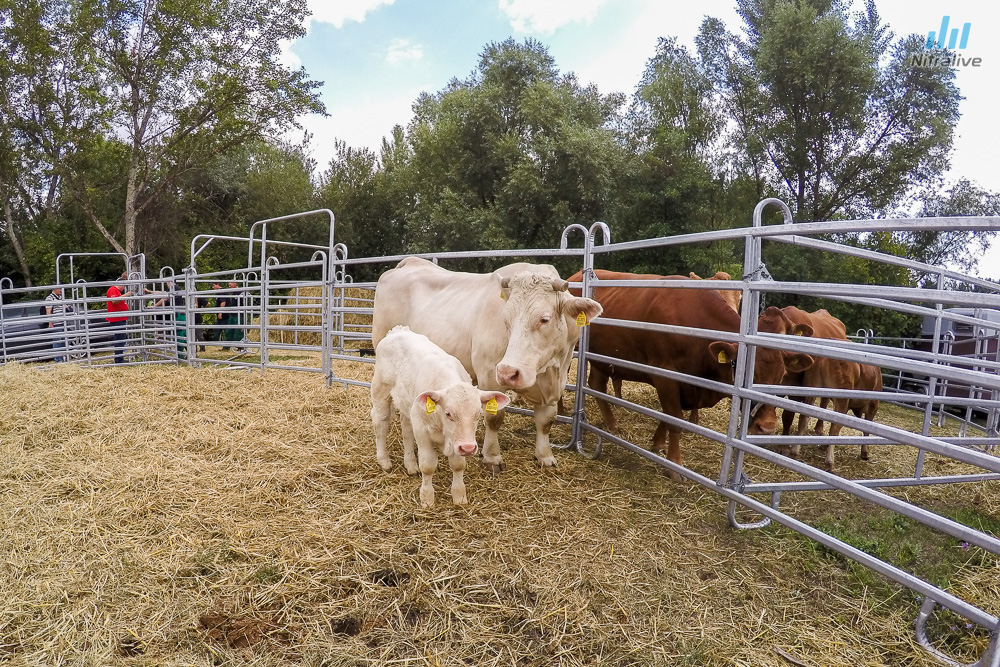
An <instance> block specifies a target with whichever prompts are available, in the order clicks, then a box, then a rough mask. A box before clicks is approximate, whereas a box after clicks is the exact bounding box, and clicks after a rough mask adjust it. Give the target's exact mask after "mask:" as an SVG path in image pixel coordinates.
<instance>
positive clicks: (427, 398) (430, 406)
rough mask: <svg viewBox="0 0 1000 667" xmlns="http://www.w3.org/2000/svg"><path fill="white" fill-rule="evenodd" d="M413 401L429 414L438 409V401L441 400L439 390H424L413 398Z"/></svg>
mask: <svg viewBox="0 0 1000 667" xmlns="http://www.w3.org/2000/svg"><path fill="white" fill-rule="evenodd" d="M414 402H415V403H418V404H419V405H420V407H421V409H422V410H423V411H424V412H426V413H427V414H429V415H432V414H434V413H435V412H436V411H437V409H438V403H440V402H441V392H438V391H425V392H424V393H422V394H420V395H419V396H417V397H416V398H415V399H414Z"/></svg>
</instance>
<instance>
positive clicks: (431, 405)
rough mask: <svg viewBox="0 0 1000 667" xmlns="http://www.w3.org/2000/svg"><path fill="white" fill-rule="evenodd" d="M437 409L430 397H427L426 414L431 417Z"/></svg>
mask: <svg viewBox="0 0 1000 667" xmlns="http://www.w3.org/2000/svg"><path fill="white" fill-rule="evenodd" d="M437 409H438V406H437V403H435V402H434V399H433V398H431V397H430V396H428V397H427V414H429V415H432V414H434V411H435V410H437Z"/></svg>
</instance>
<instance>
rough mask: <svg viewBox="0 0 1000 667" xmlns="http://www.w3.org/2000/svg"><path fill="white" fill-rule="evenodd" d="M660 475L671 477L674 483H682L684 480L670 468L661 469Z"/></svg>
mask: <svg viewBox="0 0 1000 667" xmlns="http://www.w3.org/2000/svg"><path fill="white" fill-rule="evenodd" d="M660 474H661V475H666V476H667V477H669V478H670V479H671V480H672V481H674V482H679V481H681V479H683V478H682V477H681V475H680V473H677V472H674V471H673V470H670V469H669V468H660Z"/></svg>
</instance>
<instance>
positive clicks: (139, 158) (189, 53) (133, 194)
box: [0, 0, 323, 255]
mask: <svg viewBox="0 0 1000 667" xmlns="http://www.w3.org/2000/svg"><path fill="white" fill-rule="evenodd" d="M0 2H3V3H5V6H4V7H3V16H4V20H3V21H0V24H2V25H3V26H4V28H5V33H4V42H5V44H9V45H10V47H9V48H10V49H11V51H12V52H13V53H14V54H15V55H16V57H18V58H21V59H22V60H24V62H25V63H28V62H34V61H36V60H38V58H37V55H38V52H39V50H42V51H43V52H44V54H45V55H46V58H47V59H48V60H47V61H45V62H47V63H48V64H47V65H45V62H43V64H42V65H35V66H34V67H33V68H32V74H33V76H32V77H30V80H29V82H28V85H27V87H26V88H25V90H24V95H23V99H27V100H31V101H32V107H33V108H36V109H37V110H38V113H35V114H34V115H27V114H22V115H20V116H19V117H20V118H21V119H22V120H23V121H24V122H23V123H22V125H23V127H22V130H23V131H24V132H25V133H26V134H28V135H29V136H31V137H32V140H33V142H34V145H36V146H40V147H41V148H42V149H43V150H44V155H45V159H46V160H47V161H48V162H49V164H50V168H51V170H52V172H53V173H55V174H58V175H59V176H60V177H61V179H62V180H61V183H60V185H61V187H63V188H64V189H65V191H66V192H67V193H68V194H70V195H71V196H72V197H73V198H74V199H75V200H76V201H77V203H78V204H79V206H80V207H81V209H82V210H83V211H85V212H86V214H87V215H88V217H89V219H90V221H91V222H92V223H93V224H94V226H95V227H96V228H97V229H98V230H99V231H100V232H101V234H102V235H103V236H104V237H105V239H106V240H107V241H108V243H109V244H110V245H111V246H112V247H114V248H115V249H117V250H119V251H122V252H125V253H127V254H130V255H131V254H135V253H137V252H139V251H140V249H141V247H140V246H141V244H140V239H141V238H142V233H141V229H140V227H141V226H142V225H144V224H146V225H149V224H153V223H154V222H155V221H153V220H152V219H151V215H150V214H151V211H152V209H153V208H154V207H155V204H156V202H157V201H158V197H160V196H161V195H162V194H163V193H165V192H168V191H169V189H170V188H171V187H172V186H174V185H175V184H176V183H177V182H178V180H179V179H180V178H181V177H182V176H183V175H184V174H186V173H188V172H189V171H191V170H193V169H195V168H197V167H200V166H204V165H207V164H208V163H209V162H211V160H212V159H213V158H214V157H215V156H217V155H220V154H222V153H224V152H225V151H227V150H229V149H231V148H233V147H235V146H239V145H241V144H243V143H246V142H249V141H252V140H255V139H258V138H261V137H265V136H267V135H270V134H275V133H278V132H280V131H282V130H284V129H286V128H288V127H289V126H292V125H295V124H296V121H295V117H296V116H297V115H298V114H301V113H304V112H309V111H312V112H323V106H322V104H321V103H320V102H319V100H318V97H317V95H316V93H315V92H314V89H315V88H316V87H317V86H318V85H319V84H317V83H316V82H314V81H310V80H309V79H308V78H307V76H306V73H305V71H304V70H302V69H301V68H300V69H298V70H290V69H288V68H287V67H285V66H283V65H281V64H280V63H279V62H278V58H277V56H278V53H279V48H280V42H281V41H282V40H286V39H293V38H295V37H297V36H299V35H301V34H303V32H304V29H303V20H304V17H305V15H306V5H305V1H304V0H277V1H274V0H222V1H215V0H177V1H172V2H164V1H163V0H121V1H118V2H110V3H109V2H106V1H104V0H26V1H25V2H24V3H22V2H21V0H17V2H13V1H12V0H0ZM22 5H23V6H24V7H30V8H31V9H32V11H28V10H27V9H24V8H23V6H22ZM43 47H44V48H43ZM43 65H44V66H43ZM57 73H58V74H59V76H56V74H57ZM6 104H8V102H7V101H5V105H6ZM10 104H11V106H10V107H5V108H4V109H3V111H4V112H5V113H18V112H19V108H18V107H16V106H15V105H14V104H13V102H10ZM109 141H112V142H114V141H117V142H119V143H120V144H121V146H122V149H123V151H124V156H125V171H124V174H123V178H122V179H115V180H112V181H100V180H95V177H94V173H93V171H92V170H90V169H88V168H87V167H88V165H89V164H90V155H89V152H90V151H92V150H94V149H95V148H97V147H99V146H101V145H104V144H106V143H107V142H109ZM109 197H110V198H112V199H113V200H115V201H116V202H117V203H118V207H117V215H116V217H115V219H108V218H106V217H104V216H102V215H101V214H100V209H101V208H102V207H103V206H104V204H103V203H102V202H101V201H100V199H101V198H109ZM113 223H114V224H113Z"/></svg>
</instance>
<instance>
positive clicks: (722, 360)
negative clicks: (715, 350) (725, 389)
mask: <svg viewBox="0 0 1000 667" xmlns="http://www.w3.org/2000/svg"><path fill="white" fill-rule="evenodd" d="M719 363H720V364H724V363H726V351H725V350H719Z"/></svg>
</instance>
